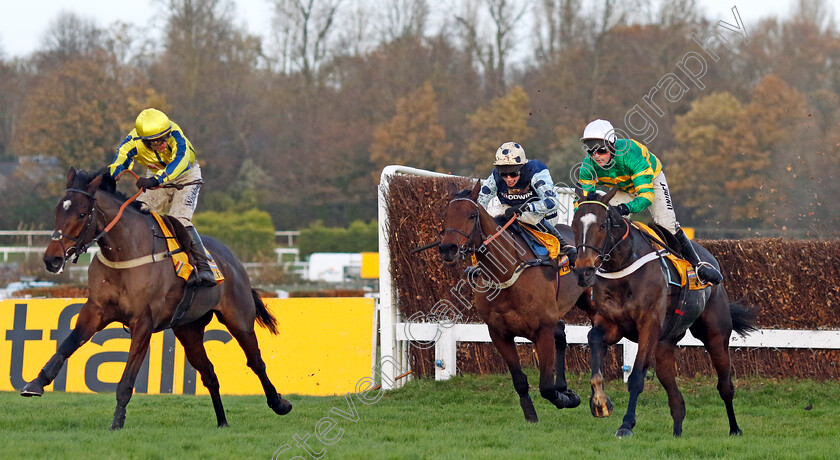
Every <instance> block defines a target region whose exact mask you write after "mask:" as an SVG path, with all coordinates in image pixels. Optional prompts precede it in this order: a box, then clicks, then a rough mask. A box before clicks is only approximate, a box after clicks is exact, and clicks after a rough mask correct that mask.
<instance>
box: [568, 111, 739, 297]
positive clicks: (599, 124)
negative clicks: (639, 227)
mask: <svg viewBox="0 0 840 460" xmlns="http://www.w3.org/2000/svg"><path fill="white" fill-rule="evenodd" d="M580 140H581V142H583V148H584V150H585V151H586V153H587V155H586V157H585V158H584V159H583V162H582V163H581V167H580V173H579V181H580V184H581V188H583V190H584V191H585V192H587V193H588V192H594V191H595V186H596V185H604V186H608V187H618V189H619V192H617V193H616V194H615V197H613V199H612V200H611V201H610V205H613V206H615V207H616V208H617V209H618V212H619V213H620V214H621V215H623V216H626V215H629V214H631V213H637V212H641V211H643V210H645V209H649V210H650V214H651V217H653V221H654V222H655V223H656V224H658V225H660V226H661V227H663V228H665V229H666V230H668V231H669V232H671V233H672V234H673V235H674V236H675V237H676V238H677V240H678V241H679V242H680V246H682V253H683V256H684V257H685V258H686V260H688V261H689V262H691V264H692V265H693V266H694V267H695V270H696V272H697V276H699V277H700V278H701V279H703V280H704V281H707V282H709V283H713V284H718V283H720V282H721V281H723V276H722V275H721V274H720V271H718V269H717V268H715V267H714V266H712V265H711V264H709V263H708V262H701V261H700V257H698V256H697V252H696V251H695V250H694V247H693V246H692V245H691V241H690V240H689V239H688V236H686V234H685V232H683V230H682V229H681V228H680V224H679V222H677V216H676V214H675V213H674V205H673V202H672V201H671V192H670V191H669V190H668V182H667V181H666V180H665V173H664V172H663V171H662V163H661V162H660V161H659V159H658V158H656V155H654V154H653V153H651V152H650V151H649V150H648V148H647V147H646V146H645V145H644V144H642V143H641V142H638V141H636V140H633V139H618V138H617V137H616V135H615V129H614V128H613V126H612V124H611V123H610V122H609V121H607V120H595V121H593V122H591V123H589V124H588V125H587V126H586V129H584V131H583V137H581V139H580Z"/></svg>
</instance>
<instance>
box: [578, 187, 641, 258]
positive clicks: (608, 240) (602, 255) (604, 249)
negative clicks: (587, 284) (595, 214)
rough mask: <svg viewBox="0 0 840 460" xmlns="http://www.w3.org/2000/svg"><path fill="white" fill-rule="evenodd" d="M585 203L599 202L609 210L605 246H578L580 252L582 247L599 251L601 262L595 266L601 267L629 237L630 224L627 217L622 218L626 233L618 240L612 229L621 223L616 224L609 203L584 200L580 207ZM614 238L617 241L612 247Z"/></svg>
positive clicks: (579, 204)
mask: <svg viewBox="0 0 840 460" xmlns="http://www.w3.org/2000/svg"><path fill="white" fill-rule="evenodd" d="M584 204H599V205H601V206H603V207H604V208H605V209H606V211H607V219H606V221H605V225H606V226H607V231H606V233H607V236H606V238H604V245H603V247H602V248H600V249H599V248H596V247H595V246H592V245H589V244H581V245H580V246H578V247H577V249H578V252H580V251H581V249H591V250H593V251H595V252H597V253H598V258H599V259H600V263H598V266H597V267H595V268H597V269H600V268H601V266H602V265H603V264H604V262H608V261H609V260H610V259H611V258H612V256H611V254H612V252H613V251H615V250H616V248H618V245H620V244H621V242H622V241H624V240H626V239H627V237H628V236H630V224H629V223H627V219H621V222H622V223H624V226H625V231H624V235H623V236H622V237H621V238H618V239H617V240H616V239H615V237H614V236H613V234H612V231H611V230H610V229H611V228H613V227H619V226H620V225H617V224H615V225H614V224H613V222H612V217H611V216H610V207H609V205H607V204H605V203H602V202H600V201H582V202H580V203H578V207H580V206H582V205H584ZM613 240H615V243H614V244H612V247H610V243H611V241H613ZM607 247H610V248H609V250H607Z"/></svg>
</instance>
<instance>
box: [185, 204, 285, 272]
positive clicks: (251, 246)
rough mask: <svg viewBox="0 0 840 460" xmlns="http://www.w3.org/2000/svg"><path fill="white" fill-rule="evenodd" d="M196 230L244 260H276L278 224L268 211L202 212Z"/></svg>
mask: <svg viewBox="0 0 840 460" xmlns="http://www.w3.org/2000/svg"><path fill="white" fill-rule="evenodd" d="M193 222H194V223H195V228H196V229H197V230H198V232H199V233H200V234H202V235H209V236H212V237H213V238H216V239H217V240H219V241H221V242H222V243H224V244H226V245H227V246H228V247H229V248H230V249H231V250H233V253H234V254H236V255H237V257H239V258H240V259H241V260H246V261H253V260H259V259H266V258H273V257H274V246H275V243H274V224H273V223H272V222H271V216H270V215H269V214H268V213H267V212H265V211H259V210H257V209H251V210H248V211H245V212H214V211H207V212H200V213H196V214H195V215H194V216H193Z"/></svg>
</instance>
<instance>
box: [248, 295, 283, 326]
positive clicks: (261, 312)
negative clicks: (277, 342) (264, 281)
mask: <svg viewBox="0 0 840 460" xmlns="http://www.w3.org/2000/svg"><path fill="white" fill-rule="evenodd" d="M251 295H252V296H254V305H256V307H257V322H258V323H260V326H262V327H264V328H266V329H268V330H269V331H270V332H271V333H272V334H274V335H277V318H275V317H274V315H272V314H271V312H270V311H268V309H267V308H265V302H263V300H262V298H260V294H259V293H258V292H257V290H256V289H251Z"/></svg>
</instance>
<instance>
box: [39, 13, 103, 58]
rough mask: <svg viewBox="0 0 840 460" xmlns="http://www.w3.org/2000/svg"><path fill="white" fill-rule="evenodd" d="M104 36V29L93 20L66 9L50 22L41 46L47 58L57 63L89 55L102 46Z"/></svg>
mask: <svg viewBox="0 0 840 460" xmlns="http://www.w3.org/2000/svg"><path fill="white" fill-rule="evenodd" d="M103 38H104V32H103V30H102V29H100V28H99V27H97V26H96V23H95V22H94V21H93V20H91V19H86V18H82V17H80V16H78V15H77V14H75V13H71V12H67V11H64V12H61V13H59V14H58V16H56V18H55V19H54V20H53V21H52V22H51V23H50V26H49V27H48V28H47V33H46V34H45V35H44V36H43V38H42V39H41V46H42V48H43V54H44V55H45V57H47V58H48V59H47V60H49V61H52V63H56V62H63V61H65V60H67V59H70V58H72V57H76V56H82V55H89V54H90V53H92V52H93V51H94V50H96V49H98V48H101V47H102V44H103Z"/></svg>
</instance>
